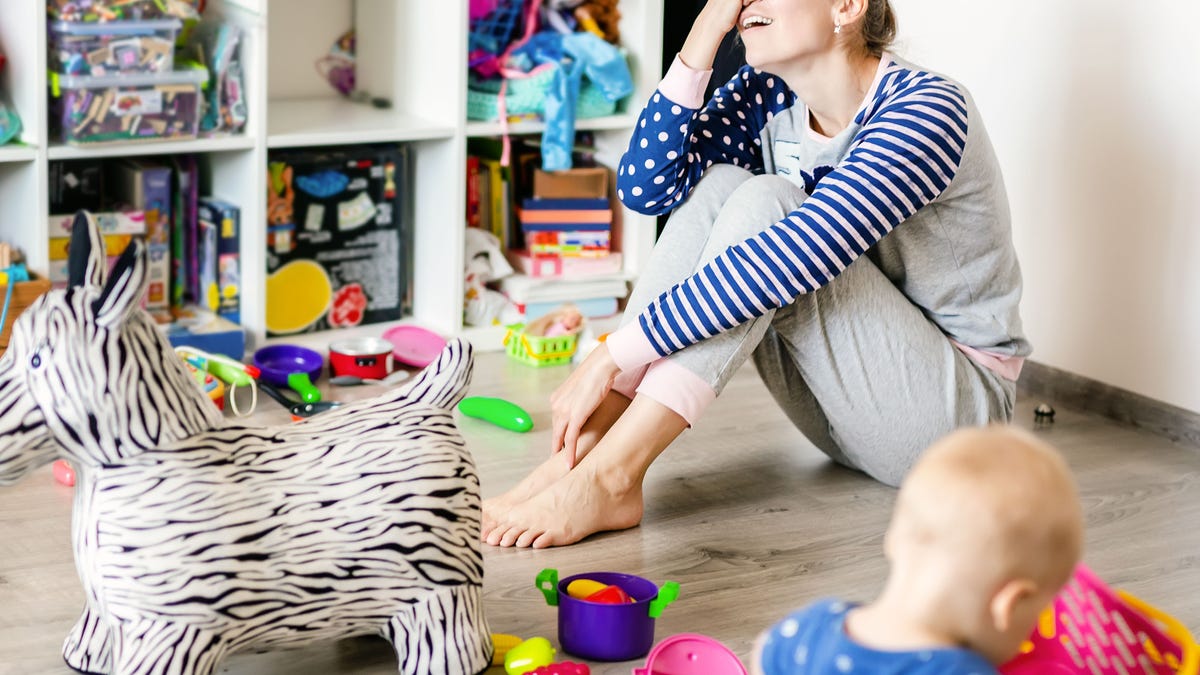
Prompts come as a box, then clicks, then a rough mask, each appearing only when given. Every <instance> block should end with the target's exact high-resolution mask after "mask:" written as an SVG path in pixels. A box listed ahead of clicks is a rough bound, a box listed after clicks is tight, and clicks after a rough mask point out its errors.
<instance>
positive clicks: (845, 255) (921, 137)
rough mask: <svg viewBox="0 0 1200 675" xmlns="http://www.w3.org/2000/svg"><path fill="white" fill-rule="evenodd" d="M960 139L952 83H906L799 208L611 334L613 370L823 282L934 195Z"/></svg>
mask: <svg viewBox="0 0 1200 675" xmlns="http://www.w3.org/2000/svg"><path fill="white" fill-rule="evenodd" d="M966 140H967V106H966V100H965V96H964V94H963V92H962V91H961V90H960V89H959V88H958V86H957V85H955V84H954V83H952V82H949V81H947V80H945V79H942V78H939V77H936V76H932V75H925V76H923V77H920V78H914V80H913V81H910V82H909V83H908V84H906V85H905V86H903V87H902V88H901V89H900V90H898V91H896V92H893V93H892V94H891V95H890V96H889V98H888V100H885V101H883V102H882V103H881V104H880V107H879V109H878V110H877V112H875V114H874V115H872V117H871V119H870V120H869V121H868V122H867V123H866V124H865V125H864V126H863V128H862V130H861V131H860V132H859V135H858V137H857V138H856V139H855V143H854V145H853V146H852V149H851V150H850V152H849V153H848V154H847V156H846V158H845V159H844V160H843V161H842V162H841V164H839V165H838V166H837V167H836V168H835V169H834V170H833V171H832V172H830V173H829V174H828V175H827V176H825V178H823V179H822V180H821V181H820V182H819V183H818V184H817V187H816V189H815V190H813V193H812V195H811V196H809V198H808V199H807V200H805V202H804V203H803V204H802V205H801V206H800V208H798V209H797V210H795V211H793V212H792V213H790V214H788V215H787V217H785V218H784V219H783V220H781V221H779V222H778V223H775V224H774V225H772V226H770V227H769V228H767V229H766V230H764V231H763V232H761V233H760V234H758V235H756V236H754V237H751V238H749V239H747V240H745V241H743V242H741V243H740V244H736V245H734V246H731V247H729V248H728V249H726V250H725V251H724V252H723V253H721V254H720V255H719V256H717V257H716V258H715V259H713V260H712V261H711V262H710V263H708V264H707V265H705V266H704V267H703V268H702V269H700V270H699V271H698V272H696V273H695V274H694V275H692V276H691V277H689V278H688V279H685V280H684V281H682V282H680V283H679V284H677V285H675V286H674V287H672V288H671V289H669V290H668V291H666V292H665V293H663V294H662V295H660V296H659V297H658V298H657V299H656V300H654V302H652V303H651V304H650V306H649V307H647V308H646V309H645V310H644V311H643V312H642V313H641V315H640V316H639V317H638V320H637V321H636V322H631V323H629V324H628V325H626V326H625V327H623V328H621V329H619V330H618V331H616V332H615V333H613V334H612V335H610V336H609V338H608V346H609V351H610V352H611V353H612V356H613V359H614V361H615V362H616V364H617V365H618V366H619V367H620V368H621V369H622V370H627V369H630V368H635V367H638V366H641V365H644V364H646V363H650V362H652V361H655V360H657V359H658V358H661V357H664V356H667V355H669V354H671V353H673V352H676V351H679V350H681V349H683V348H684V347H687V346H688V345H691V344H694V343H696V342H699V341H701V340H703V339H705V338H708V337H711V336H712V335H715V334H717V333H720V332H722V331H725V330H729V329H730V328H733V327H734V326H737V325H739V324H741V323H744V322H746V321H749V320H751V319H753V318H756V317H759V316H762V315H763V314H765V313H766V312H767V311H769V310H772V309H777V308H779V307H783V306H785V305H787V304H789V303H790V302H792V301H793V300H794V299H795V298H796V297H797V296H799V295H801V294H803V293H811V292H812V291H815V290H817V289H818V288H821V287H822V286H824V285H825V284H827V283H829V282H830V281H831V280H833V278H834V277H836V276H837V275H838V274H839V273H841V271H842V270H844V269H846V267H847V266H849V265H850V263H852V262H854V260H855V259H857V258H858V257H859V256H860V255H862V254H863V253H864V252H866V251H867V250H868V249H869V248H871V247H872V246H874V245H875V244H876V243H877V242H878V241H879V240H880V239H882V238H883V237H884V235H886V234H887V233H888V232H890V231H891V230H892V229H893V228H894V227H896V226H897V225H899V224H900V223H902V222H904V221H905V220H907V219H908V218H909V217H910V216H912V215H913V214H914V213H916V212H917V211H918V210H919V209H921V208H922V207H924V206H925V205H926V204H929V203H930V202H932V201H933V200H935V199H937V198H938V196H939V195H941V193H942V191H944V190H945V189H946V188H947V187H948V186H949V185H950V183H951V181H953V180H954V176H955V174H956V172H957V171H958V167H959V163H960V162H961V160H962V154H963V149H964V147H965V145H966Z"/></svg>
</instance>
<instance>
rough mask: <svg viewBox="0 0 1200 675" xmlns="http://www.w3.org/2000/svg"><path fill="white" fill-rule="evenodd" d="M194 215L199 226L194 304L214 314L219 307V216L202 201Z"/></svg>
mask: <svg viewBox="0 0 1200 675" xmlns="http://www.w3.org/2000/svg"><path fill="white" fill-rule="evenodd" d="M196 215H197V225H198V226H199V238H198V250H197V255H196V261H197V268H198V269H197V280H198V282H199V297H200V301H199V302H197V303H196V304H198V305H199V306H200V307H201V308H202V309H207V310H208V311H210V312H213V313H214V314H215V313H216V312H217V310H218V309H220V307H221V287H220V284H218V283H217V239H218V234H217V233H218V232H219V229H218V228H219V223H220V216H219V215H218V214H217V213H216V211H214V210H213V209H212V208H211V207H210V206H209V205H208V204H205V203H204V202H203V201H200V202H198V203H197V205H196Z"/></svg>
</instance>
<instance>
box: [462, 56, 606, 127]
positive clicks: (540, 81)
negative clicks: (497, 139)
mask: <svg viewBox="0 0 1200 675" xmlns="http://www.w3.org/2000/svg"><path fill="white" fill-rule="evenodd" d="M556 70H557V68H546V69H544V70H542V71H540V72H537V73H535V74H534V75H532V76H531V77H527V78H520V79H510V80H509V81H508V90H507V91H506V92H505V95H504V106H505V110H506V111H507V112H508V115H509V117H517V116H522V115H538V116H541V115H542V114H543V113H544V112H545V110H546V89H547V88H548V87H549V86H550V81H551V80H552V79H554V73H555V71H556ZM502 81H503V80H501V79H500V78H490V79H484V78H481V77H477V76H476V75H474V74H471V76H470V78H469V82H468V85H467V119H469V120H479V121H483V122H492V121H496V120H498V119H500V84H501V82H502ZM616 111H617V102H616V101H609V100H608V99H606V98H604V92H603V91H601V89H600V87H597V86H596V85H595V84H593V83H592V82H590V81H588V80H587V79H586V78H585V79H584V80H583V83H582V84H581V85H580V87H579V98H577V99H576V101H575V119H579V120H582V119H589V118H592V117H606V116H608V115H612V114H613V113H615V112H616Z"/></svg>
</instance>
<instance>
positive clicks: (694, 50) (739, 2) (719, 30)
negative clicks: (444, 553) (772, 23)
mask: <svg viewBox="0 0 1200 675" xmlns="http://www.w3.org/2000/svg"><path fill="white" fill-rule="evenodd" d="M754 1H755V0H708V2H706V3H704V8H703V9H701V10H700V14H698V15H697V16H696V21H695V22H693V23H692V30H691V31H690V32H688V36H687V39H686V40H684V42H683V47H681V48H680V49H679V58H680V59H681V60H682V61H683V63H684V65H686V66H688V67H689V68H693V69H695V70H709V69H711V68H712V64H713V60H715V59H716V58H717V49H718V48H720V46H721V41H722V40H724V39H725V34H726V33H728V32H729V31H730V30H733V29H734V28H735V27H737V23H738V17H739V16H741V15H742V7H745V6H746V5H748V4H750V3H751V2H754Z"/></svg>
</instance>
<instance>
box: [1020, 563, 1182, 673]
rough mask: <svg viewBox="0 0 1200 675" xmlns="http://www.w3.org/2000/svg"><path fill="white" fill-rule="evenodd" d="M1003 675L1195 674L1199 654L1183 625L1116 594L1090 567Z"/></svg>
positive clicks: (1061, 595)
mask: <svg viewBox="0 0 1200 675" xmlns="http://www.w3.org/2000/svg"><path fill="white" fill-rule="evenodd" d="M1021 651H1022V654H1021V655H1020V656H1018V657H1017V658H1015V659H1013V660H1012V661H1009V662H1008V663H1006V664H1004V665H1003V666H1001V667H1000V672H1001V673H1004V675H1074V674H1075V673H1089V674H1091V675H1117V674H1118V673H1121V674H1124V673H1133V672H1137V673H1158V674H1160V675H1196V674H1197V665H1198V664H1200V651H1198V649H1197V646H1196V642H1195V640H1193V639H1192V636H1191V634H1190V633H1189V632H1188V630H1187V628H1185V627H1184V626H1183V624H1181V623H1179V622H1178V621H1176V620H1175V619H1172V618H1171V617H1169V616H1167V615H1165V614H1163V613H1162V612H1160V611H1159V610H1157V609H1155V608H1153V607H1151V606H1149V605H1147V604H1145V603H1143V602H1142V601H1140V600H1138V599H1137V598H1135V597H1133V596H1132V595H1129V594H1128V593H1123V592H1119V591H1113V590H1112V589H1111V588H1109V587H1108V586H1106V585H1105V584H1104V582H1102V581H1100V579H1099V578H1098V577H1096V575H1095V574H1093V573H1092V571H1091V570H1089V569H1088V568H1087V567H1085V566H1083V565H1079V566H1078V567H1077V568H1076V569H1075V575H1074V576H1073V577H1072V578H1071V581H1069V582H1068V583H1067V585H1066V586H1065V587H1063V590H1062V591H1061V592H1059V594H1058V597H1056V598H1055V600H1054V605H1053V606H1052V607H1051V608H1050V609H1047V610H1046V612H1045V613H1044V614H1043V615H1042V617H1041V619H1040V621H1039V622H1038V626H1037V628H1036V629H1035V630H1034V632H1033V636H1032V637H1031V638H1030V641H1029V642H1027V643H1026V644H1025V645H1023V647H1022V650H1021Z"/></svg>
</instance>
